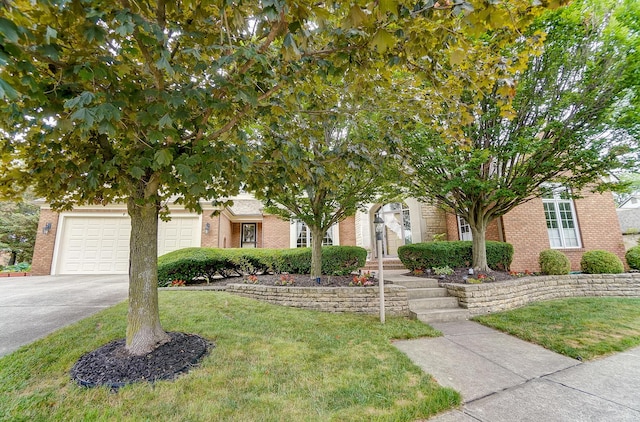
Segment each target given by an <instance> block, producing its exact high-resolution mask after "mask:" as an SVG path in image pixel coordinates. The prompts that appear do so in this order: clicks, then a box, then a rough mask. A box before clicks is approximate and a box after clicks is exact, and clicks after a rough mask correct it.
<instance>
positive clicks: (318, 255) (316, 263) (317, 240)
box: [310, 228, 324, 278]
mask: <svg viewBox="0 0 640 422" xmlns="http://www.w3.org/2000/svg"><path fill="white" fill-rule="evenodd" d="M310 230H311V278H317V277H320V276H321V275H322V239H323V237H324V232H323V231H322V230H317V229H313V228H310Z"/></svg>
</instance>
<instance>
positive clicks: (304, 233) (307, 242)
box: [296, 220, 333, 248]
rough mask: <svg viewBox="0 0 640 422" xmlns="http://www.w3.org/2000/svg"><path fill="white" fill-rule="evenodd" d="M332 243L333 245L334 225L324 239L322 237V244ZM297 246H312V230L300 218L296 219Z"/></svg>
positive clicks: (328, 244) (329, 244)
mask: <svg viewBox="0 0 640 422" xmlns="http://www.w3.org/2000/svg"><path fill="white" fill-rule="evenodd" d="M331 245H333V227H331V228H330V229H329V230H327V232H326V233H325V234H324V239H322V246H331ZM296 247H297V248H307V247H311V230H309V228H308V227H307V225H306V224H305V223H304V222H302V221H300V220H298V221H296Z"/></svg>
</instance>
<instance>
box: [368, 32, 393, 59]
mask: <svg viewBox="0 0 640 422" xmlns="http://www.w3.org/2000/svg"><path fill="white" fill-rule="evenodd" d="M395 44H396V39H395V37H394V36H393V35H392V34H390V33H389V32H387V31H386V30H384V29H382V28H381V29H378V31H376V34H375V35H374V36H373V38H372V39H371V42H370V43H369V45H370V46H371V48H372V49H374V50H377V51H378V53H384V52H386V51H387V50H388V49H389V48H392V47H394V46H395Z"/></svg>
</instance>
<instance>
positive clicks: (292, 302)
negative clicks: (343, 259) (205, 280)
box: [226, 284, 409, 316]
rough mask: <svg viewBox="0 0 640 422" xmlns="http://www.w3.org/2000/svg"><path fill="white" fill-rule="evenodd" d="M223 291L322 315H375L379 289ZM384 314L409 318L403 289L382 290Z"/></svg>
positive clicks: (233, 287) (247, 287)
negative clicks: (323, 313) (313, 311)
mask: <svg viewBox="0 0 640 422" xmlns="http://www.w3.org/2000/svg"><path fill="white" fill-rule="evenodd" d="M226 291H227V292H229V293H233V294H236V295H239V296H243V297H248V298H252V299H257V300H261V301H264V302H268V303H272V304H275V305H281V306H290V307H294V308H301V309H308V310H316V311H323V312H351V313H361V314H378V313H379V312H380V299H379V288H378V287H377V286H376V287H317V288H316V287H287V286H263V285H256V284H229V285H227V288H226ZM384 295H385V313H386V314H387V315H393V316H409V299H408V296H407V290H406V288H404V287H402V286H385V289H384Z"/></svg>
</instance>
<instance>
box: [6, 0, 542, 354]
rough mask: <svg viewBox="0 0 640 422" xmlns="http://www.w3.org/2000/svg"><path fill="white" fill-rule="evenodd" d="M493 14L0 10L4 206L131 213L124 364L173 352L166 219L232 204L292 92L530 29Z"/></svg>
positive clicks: (308, 8)
mask: <svg viewBox="0 0 640 422" xmlns="http://www.w3.org/2000/svg"><path fill="white" fill-rule="evenodd" d="M490 3H491V4H488V5H485V4H478V5H476V8H477V10H478V13H476V12H471V10H472V9H474V6H472V5H471V4H470V3H466V2H461V3H456V4H453V3H451V2H449V1H443V2H441V3H440V2H439V3H434V2H433V1H431V0H427V1H424V2H422V1H419V2H407V3H405V2H403V1H396V0H386V1H381V2H377V1H376V2H373V1H372V2H362V3H354V4H351V3H347V2H333V3H326V4H325V3H317V2H313V1H311V0H300V1H295V2H294V1H287V0H264V1H262V2H249V1H246V2H240V1H224V2H223V1H219V0H199V1H194V0H183V1H180V2H167V1H164V0H157V1H148V2H132V1H130V0H120V1H116V2H112V1H104V0H97V1H92V2H85V1H81V0H72V1H62V0H60V1H57V0H54V1H49V2H30V1H27V0H14V1H11V0H10V1H5V2H2V5H1V6H0V7H2V12H3V13H2V16H1V17H0V100H1V101H2V102H1V103H0V109H1V110H0V111H1V113H0V137H1V138H0V160H1V161H2V166H0V192H2V193H3V194H4V195H5V196H9V195H15V192H17V191H20V190H23V189H25V188H26V187H27V186H29V185H33V189H34V192H35V194H36V195H37V196H39V197H42V198H45V199H46V200H47V201H48V202H50V203H51V205H52V207H53V208H54V209H56V210H66V209H70V208H72V207H73V206H76V205H81V204H87V203H102V204H107V203H111V202H126V204H127V209H128V213H129V215H130V217H131V245H130V270H129V286H130V287H129V313H128V325H127V341H126V348H127V350H128V351H129V352H130V353H133V354H145V353H147V352H149V351H150V350H153V349H154V348H155V347H156V346H157V345H159V344H162V343H163V342H166V341H168V338H169V337H168V335H167V334H166V333H165V332H164V330H163V329H162V327H161V325H160V321H159V314H158V299H157V263H156V259H157V256H156V255H157V250H156V248H157V246H156V245H157V242H156V241H157V221H158V216H159V214H161V213H163V212H165V211H166V209H165V208H164V207H163V203H164V202H165V201H166V200H167V199H168V198H170V197H174V198H177V202H179V203H182V204H184V205H185V207H187V208H189V209H193V210H196V211H200V203H199V201H200V200H203V199H205V200H206V199H212V198H221V197H225V196H229V195H232V194H234V193H235V192H236V191H237V189H238V186H239V183H240V181H241V180H242V179H244V178H245V177H244V176H245V173H246V171H247V169H248V167H249V164H250V159H251V153H250V150H249V148H250V145H249V144H248V143H247V137H246V135H245V133H244V132H243V131H242V130H241V129H240V128H241V127H245V126H246V124H248V123H249V122H251V121H254V120H255V119H256V118H257V117H261V119H271V118H273V120H274V122H275V121H276V120H277V116H278V112H279V110H281V109H286V107H287V106H288V105H290V104H291V98H295V91H296V88H295V82H296V80H297V79H298V78H300V77H303V76H304V75H308V74H310V73H316V74H318V75H340V74H344V72H345V71H346V70H347V69H351V70H352V71H354V72H359V70H358V68H362V69H365V68H375V69H384V68H385V67H387V66H388V65H389V64H393V63H397V62H402V61H404V60H406V58H407V57H408V56H407V54H411V55H416V56H420V57H424V56H425V55H427V54H428V53H429V52H432V51H436V50H439V49H447V48H448V44H443V43H440V37H441V35H442V34H450V33H456V31H458V30H462V29H461V28H467V29H469V28H471V29H473V30H474V31H479V32H483V31H486V30H488V29H491V28H494V27H497V26H500V27H502V26H505V27H506V28H509V29H508V31H511V32H512V33H516V32H517V28H518V25H519V22H521V21H520V20H522V19H524V20H526V19H530V17H531V16H533V15H535V14H536V13H537V11H536V9H537V8H532V7H530V4H529V2H528V1H524V0H518V1H514V2H509V4H497V3H495V2H490ZM494 17H495V19H493V18H494ZM449 27H451V28H453V29H452V30H451V31H450V32H447V30H446V29H447V28H449ZM405 51H406V53H405ZM318 69H321V70H322V71H321V72H317V70H318ZM304 77H306V76H304ZM283 92H284V93H288V94H289V95H278V96H275V95H274V94H276V93H283Z"/></svg>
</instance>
